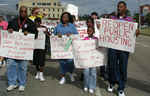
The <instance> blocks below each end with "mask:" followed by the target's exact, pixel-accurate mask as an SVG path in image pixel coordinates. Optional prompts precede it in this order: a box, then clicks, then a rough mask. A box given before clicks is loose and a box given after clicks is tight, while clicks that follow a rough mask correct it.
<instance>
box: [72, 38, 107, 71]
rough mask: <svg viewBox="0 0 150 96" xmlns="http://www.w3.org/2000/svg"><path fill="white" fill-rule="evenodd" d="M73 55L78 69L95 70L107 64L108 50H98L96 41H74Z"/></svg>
mask: <svg viewBox="0 0 150 96" xmlns="http://www.w3.org/2000/svg"><path fill="white" fill-rule="evenodd" d="M73 55H74V63H75V67H76V68H82V69H85V68H93V67H98V66H102V65H104V64H107V49H106V48H97V42H96V41H95V40H74V41H73Z"/></svg>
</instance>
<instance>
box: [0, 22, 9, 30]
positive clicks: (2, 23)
mask: <svg viewBox="0 0 150 96" xmlns="http://www.w3.org/2000/svg"><path fill="white" fill-rule="evenodd" d="M7 26H8V23H7V22H6V21H2V22H0V27H2V29H3V30H7Z"/></svg>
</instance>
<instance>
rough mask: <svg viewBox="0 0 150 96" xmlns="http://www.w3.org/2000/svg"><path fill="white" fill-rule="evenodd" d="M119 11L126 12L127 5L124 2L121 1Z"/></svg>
mask: <svg viewBox="0 0 150 96" xmlns="http://www.w3.org/2000/svg"><path fill="white" fill-rule="evenodd" d="M118 12H119V13H120V14H123V13H125V12H126V6H125V5H124V4H123V3H120V4H119V5H118Z"/></svg>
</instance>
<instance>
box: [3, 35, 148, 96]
mask: <svg viewBox="0 0 150 96" xmlns="http://www.w3.org/2000/svg"><path fill="white" fill-rule="evenodd" d="M5 71H6V68H1V69H0V96H117V95H116V92H114V93H111V94H110V93H108V92H107V91H106V88H107V81H103V80H102V79H101V78H100V77H98V83H97V88H96V89H97V90H96V94H95V95H91V94H87V93H84V92H83V90H82V88H83V83H82V82H81V81H80V80H79V78H78V73H80V72H79V71H77V76H76V82H74V83H71V82H70V80H69V79H68V80H67V82H66V84H65V85H59V84H58V82H59V81H58V80H59V78H58V77H59V64H58V63H57V62H56V61H50V60H47V61H46V68H45V72H44V74H45V78H46V81H45V82H40V81H38V80H35V79H34V76H35V67H34V66H33V65H30V66H29V70H28V81H27V87H26V90H25V92H18V89H16V90H14V91H12V92H6V88H7V78H6V76H5ZM100 94H101V95H100ZM126 94H127V96H150V37H146V36H139V37H138V38H137V43H136V51H135V53H134V54H130V59H129V64H128V82H127V88H126Z"/></svg>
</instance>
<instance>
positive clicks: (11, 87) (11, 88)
mask: <svg viewBox="0 0 150 96" xmlns="http://www.w3.org/2000/svg"><path fill="white" fill-rule="evenodd" d="M16 88H17V85H10V86H8V88H7V91H12V90H14V89H16Z"/></svg>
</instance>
